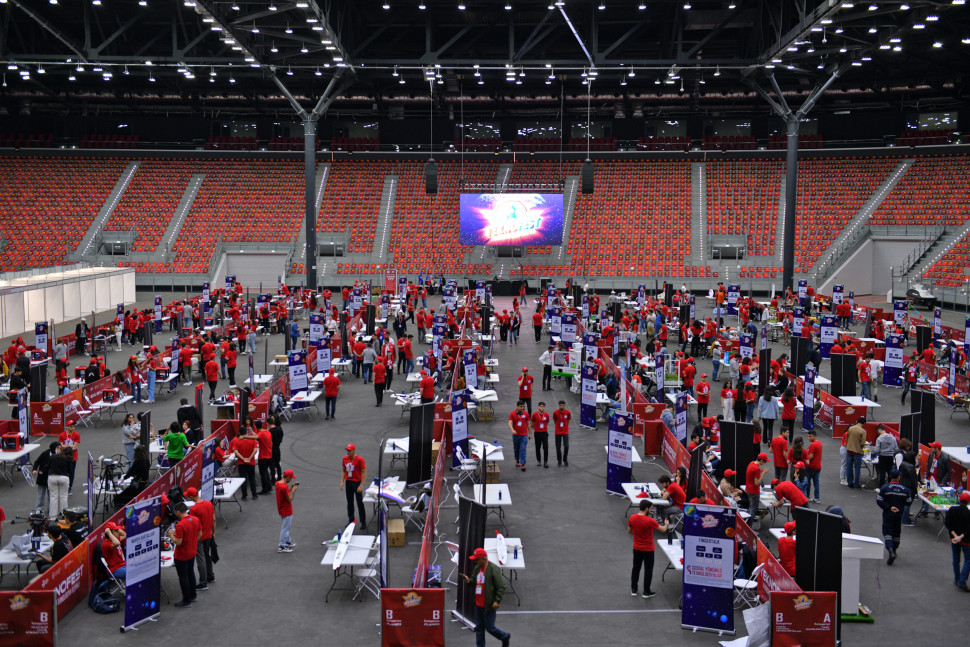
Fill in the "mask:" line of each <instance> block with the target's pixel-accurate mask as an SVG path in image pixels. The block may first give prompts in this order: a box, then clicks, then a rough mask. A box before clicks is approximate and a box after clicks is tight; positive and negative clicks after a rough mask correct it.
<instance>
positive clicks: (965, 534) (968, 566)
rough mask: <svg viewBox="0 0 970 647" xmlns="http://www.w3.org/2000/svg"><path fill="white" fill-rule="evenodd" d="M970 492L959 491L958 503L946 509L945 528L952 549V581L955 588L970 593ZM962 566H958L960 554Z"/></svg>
mask: <svg viewBox="0 0 970 647" xmlns="http://www.w3.org/2000/svg"><path fill="white" fill-rule="evenodd" d="M968 503H970V492H961V493H960V504H959V505H955V506H953V507H951V508H950V509H949V510H947V511H946V529H947V530H949V531H950V546H951V548H952V549H953V583H954V584H956V585H957V588H959V589H961V590H963V591H965V592H967V593H970V588H968V587H967V578H968V577H970V508H968V507H967V504H968ZM961 555H962V556H963V568H962V569H961V568H960V556H961Z"/></svg>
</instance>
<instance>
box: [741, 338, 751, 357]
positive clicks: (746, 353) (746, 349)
mask: <svg viewBox="0 0 970 647" xmlns="http://www.w3.org/2000/svg"><path fill="white" fill-rule="evenodd" d="M740 351H741V358H742V359H744V358H745V357H752V356H753V355H754V335H752V334H751V333H749V332H746V333H742V334H741V348H740Z"/></svg>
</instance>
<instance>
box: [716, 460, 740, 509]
mask: <svg viewBox="0 0 970 647" xmlns="http://www.w3.org/2000/svg"><path fill="white" fill-rule="evenodd" d="M735 474H737V472H735V471H734V470H732V469H726V470H724V475H723V476H722V477H721V482H720V483H718V484H717V489H718V490H720V491H721V494H722V495H723V496H724V498H725V499H733V500H734V501H735V502H736V503H738V504H741V499H742V498H743V496H744V492H743V491H741V490H739V489H738V488H736V487H734V475H735ZM742 507H743V506H742Z"/></svg>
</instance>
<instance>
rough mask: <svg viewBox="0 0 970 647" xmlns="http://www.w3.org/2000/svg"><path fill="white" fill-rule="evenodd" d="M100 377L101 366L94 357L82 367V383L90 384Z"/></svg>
mask: <svg viewBox="0 0 970 647" xmlns="http://www.w3.org/2000/svg"><path fill="white" fill-rule="evenodd" d="M100 379H101V367H99V366H98V360H97V359H96V358H94V357H92V358H91V361H90V362H89V363H88V367H87V368H86V369H84V384H85V385H87V384H91V383H93V382H97V381H98V380H100Z"/></svg>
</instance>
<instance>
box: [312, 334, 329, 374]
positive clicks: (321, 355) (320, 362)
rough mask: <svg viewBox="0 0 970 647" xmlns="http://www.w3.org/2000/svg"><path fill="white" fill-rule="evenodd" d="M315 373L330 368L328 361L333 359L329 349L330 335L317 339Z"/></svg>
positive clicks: (324, 371)
mask: <svg viewBox="0 0 970 647" xmlns="http://www.w3.org/2000/svg"><path fill="white" fill-rule="evenodd" d="M316 345H317V365H316V372H317V373H326V372H327V371H329V370H330V362H331V361H332V360H333V356H332V355H331V350H330V337H329V336H328V337H324V338H322V339H320V340H318V341H317V343H316Z"/></svg>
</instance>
